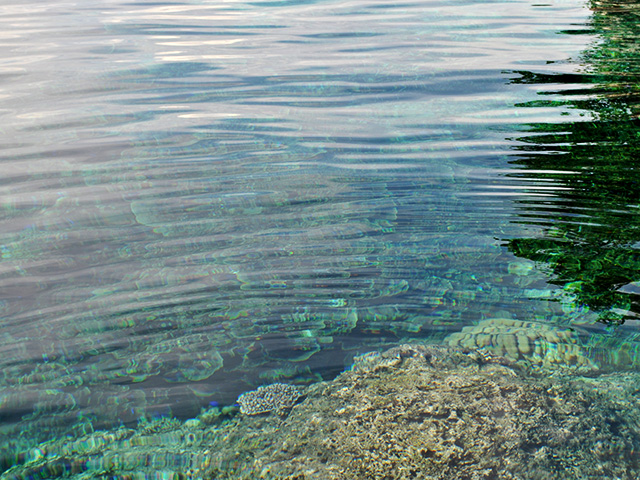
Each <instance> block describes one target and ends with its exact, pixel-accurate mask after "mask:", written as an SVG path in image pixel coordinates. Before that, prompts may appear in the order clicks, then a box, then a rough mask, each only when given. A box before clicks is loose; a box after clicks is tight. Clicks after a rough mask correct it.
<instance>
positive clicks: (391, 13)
mask: <svg viewBox="0 0 640 480" xmlns="http://www.w3.org/2000/svg"><path fill="white" fill-rule="evenodd" d="M0 11H1V15H0V24H1V25H0V26H1V28H0V32H2V33H0V45H1V46H2V51H3V55H2V60H0V76H1V78H2V80H1V83H0V129H1V131H2V136H1V137H0V138H1V139H0V141H1V142H2V151H1V153H0V168H1V173H0V208H1V212H2V213H1V215H0V249H1V250H0V254H1V256H2V261H1V263H0V294H1V296H2V298H1V303H0V315H1V317H2V329H1V330H0V371H1V372H2V373H1V374H0V388H1V389H2V390H1V395H2V397H1V398H2V400H1V401H0V419H1V420H2V422H3V424H2V429H3V430H4V432H5V433H6V435H8V436H11V435H15V432H16V431H17V429H20V430H21V431H23V432H25V435H24V437H25V438H27V439H31V440H29V441H34V440H33V439H35V441H38V440H42V439H46V438H50V437H51V436H55V435H60V432H61V431H65V429H71V428H72V426H73V425H79V427H78V428H86V427H85V426H86V425H87V423H90V424H91V425H92V426H93V427H94V428H99V427H102V426H110V425H114V424H119V423H120V422H124V423H130V422H135V421H136V420H137V419H138V418H139V417H140V416H141V415H145V414H147V415H155V414H169V413H170V414H173V415H178V416H183V417H184V416H189V415H193V414H194V412H198V411H199V409H200V408H201V407H202V406H205V405H207V404H209V403H210V402H218V403H221V404H227V403H232V402H233V401H234V400H235V398H236V397H237V395H238V394H239V393H241V392H242V391H245V390H247V389H251V388H253V387H255V386H257V385H260V384H268V383H272V382H274V381H284V382H287V383H289V382H292V383H308V382H313V381H316V380H318V379H321V378H331V376H333V375H335V374H336V373H337V372H339V371H341V370H342V369H344V367H345V366H346V365H348V364H349V363H350V361H351V358H352V357H353V355H354V354H356V353H360V352H366V351H369V350H373V349H377V348H383V347H386V346H390V345H394V344H397V343H399V342H402V341H406V340H412V339H419V340H425V341H430V342H436V343H440V342H445V341H446V340H445V339H446V338H447V337H448V335H449V334H451V333H454V332H458V331H460V330H462V329H463V328H464V327H465V326H471V325H474V324H475V323H477V322H479V321H481V320H484V319H487V318H492V317H508V318H515V319H519V320H522V321H526V322H539V323H541V324H543V325H551V326H558V327H563V328H564V327H568V326H574V327H576V332H577V333H576V335H577V336H578V337H579V338H580V341H581V342H583V343H584V345H585V346H588V347H589V348H590V350H589V354H590V355H592V356H593V358H594V359H595V360H594V361H601V362H602V363H603V364H606V363H607V362H609V363H612V361H611V356H607V353H606V352H610V351H614V352H616V351H618V350H619V349H622V350H623V351H624V352H627V351H630V352H634V351H635V350H634V349H635V348H637V346H636V345H637V344H636V343H635V339H634V333H635V331H634V322H635V320H634V318H635V314H636V313H635V312H636V311H637V310H636V308H635V307H634V305H635V304H636V303H637V302H636V301H635V300H634V299H635V298H636V295H637V291H638V286H637V285H636V284H635V283H634V282H636V281H638V280H640V275H638V274H637V272H638V271H640V269H638V268H637V267H636V264H635V256H636V248H635V247H636V242H637V241H638V239H636V238H635V235H634V232H635V230H636V228H635V225H636V223H637V221H636V220H635V218H636V210H637V199H635V197H636V194H635V192H636V191H640V190H637V186H636V184H635V182H634V179H633V174H632V173H630V170H629V168H628V162H630V161H632V159H633V155H632V153H633V151H634V147H635V142H637V135H636V134H635V133H634V131H635V130H634V129H635V128H636V126H635V123H634V120H633V119H634V118H635V114H636V113H637V109H636V108H635V105H636V103H637V102H636V101H635V97H634V96H633V95H632V94H630V93H629V88H631V87H629V88H626V87H625V85H626V84H625V83H624V82H621V81H620V79H621V78H623V76H624V78H627V79H630V80H629V83H633V82H632V80H633V78H634V77H633V69H632V68H631V67H630V65H631V66H632V65H633V64H634V62H633V51H632V50H631V47H629V46H628V45H626V44H625V43H624V42H623V41H621V40H620V39H619V38H618V37H616V36H613V35H612V36H611V37H610V38H609V37H606V36H605V35H604V34H603V33H602V32H604V31H606V29H607V28H609V29H610V28H611V20H607V18H617V17H615V16H613V17H611V16H609V17H606V16H604V15H601V16H597V15H596V16H595V17H594V14H593V12H592V11H591V10H589V9H588V8H587V5H585V4H584V3H582V2H569V1H566V2H559V3H555V4H544V5H543V4H535V5H534V4H529V3H526V2H505V3H503V2H488V3H477V2H468V3H449V2H444V1H435V2H422V1H417V2H405V3H402V4H389V3H381V2H367V1H364V2H344V1H341V2H330V1H317V2H277V1H276V2H253V3H242V2H225V3H206V2H183V3H176V4H164V3H155V2H132V3H129V2H108V3H107V2H88V3H87V2H83V3H82V4H74V3H67V4H57V5H50V4H47V3H46V2H45V3H43V2H32V3H28V4H23V3H21V4H15V5H5V6H3V7H1V8H0ZM627 14H628V12H627ZM599 22H600V23H599ZM607 22H610V23H607ZM614 24H615V23H614ZM617 28H619V25H618V27H617ZM634 34H635V33H634V32H633V31H631V32H625V35H626V37H624V36H623V37H624V38H633V35H634ZM630 43H631V44H632V42H630ZM625 45H626V46H625ZM599 58H605V59H606V61H599V60H598V59H599ZM611 58H617V59H618V61H617V62H611V61H610V59H611ZM604 65H612V66H613V67H611V71H608V70H606V69H605V68H604ZM616 65H617V66H620V67H621V70H623V71H622V72H621V71H618V70H616V69H615V68H614V67H615V66H616ZM625 88H626V89H625ZM621 91H624V92H626V95H621V93H620V92H621ZM612 131H613V132H616V134H615V135H613V136H611V132H612ZM606 132H609V133H606ZM594 152H595V153H594ZM625 155H626V157H625ZM596 158H600V159H603V160H602V161H600V162H598V161H596V160H595V159H596ZM612 179H613V180H616V179H617V180H619V182H618V183H615V182H613V183H612ZM625 182H626V183H625ZM621 192H629V194H628V195H627V194H626V193H621ZM631 192H633V195H631ZM634 199H635V200H634ZM570 260H571V261H570ZM572 265H573V267H572ZM612 272H615V273H612ZM623 322H624V323H623ZM619 323H623V325H622V326H620V327H618V328H615V329H614V328H611V327H607V325H611V324H619ZM585 348H586V347H585ZM614 357H615V358H616V359H618V358H622V360H619V361H617V363H616V362H613V363H614V365H613V368H635V366H634V365H633V363H632V362H631V361H630V360H629V361H626V360H625V359H626V358H627V357H625V356H624V355H622V356H615V355H614ZM632 357H633V355H632ZM58 429H62V430H58ZM6 438H8V437H6ZM25 441H27V440H25ZM11 448H13V447H11Z"/></svg>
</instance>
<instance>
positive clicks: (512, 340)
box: [446, 318, 598, 370]
mask: <svg viewBox="0 0 640 480" xmlns="http://www.w3.org/2000/svg"><path fill="white" fill-rule="evenodd" d="M446 342H447V343H448V344H449V345H450V346H451V347H459V348H463V349H466V350H482V351H486V352H488V353H490V354H493V355H501V356H505V357H507V358H509V359H512V360H514V361H525V362H529V363H531V364H533V365H535V366H538V367H542V368H557V367H568V368H572V369H579V370H595V369H597V368H598V366H597V365H596V364H595V363H594V362H592V361H591V360H590V359H589V357H588V356H587V352H586V351H585V349H584V348H583V347H582V346H581V344H580V340H579V337H578V334H577V332H576V331H575V330H574V329H571V328H561V327H555V326H552V325H545V324H541V323H535V322H523V321H520V320H512V319H508V318H490V319H487V320H483V321H481V322H479V323H478V324H477V325H471V326H467V327H464V328H463V329H462V330H461V331H460V332H455V333H452V334H451V335H449V336H448V337H447V339H446Z"/></svg>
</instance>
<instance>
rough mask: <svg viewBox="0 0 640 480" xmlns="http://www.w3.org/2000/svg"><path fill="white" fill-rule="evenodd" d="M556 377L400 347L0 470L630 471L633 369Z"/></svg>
mask: <svg viewBox="0 0 640 480" xmlns="http://www.w3.org/2000/svg"><path fill="white" fill-rule="evenodd" d="M562 372H565V373H566V372H569V371H568V370H559V372H558V373H557V374H556V375H554V376H551V377H549V376H548V375H546V374H545V375H542V371H541V370H540V369H537V368H533V367H531V366H528V365H526V364H524V363H522V362H518V361H514V360H513V359H509V358H506V357H501V356H494V355H482V354H480V353H477V352H471V353H468V354H465V353H463V352H459V351H456V350H455V349H452V348H447V347H430V346H419V345H406V346H400V347H396V348H394V349H392V350H389V351H387V352H384V353H382V354H373V355H372V354H368V355H364V356H361V357H359V358H358V359H357V361H356V362H355V363H354V368H353V369H351V370H349V371H347V372H344V373H342V374H341V375H340V376H339V377H338V378H336V379H335V380H333V381H330V382H322V383H318V384H315V385H312V386H310V387H308V388H306V389H305V390H304V391H302V392H300V393H303V394H304V395H305V398H304V400H303V401H301V402H299V403H297V404H295V405H294V406H293V407H292V408H291V410H290V413H289V415H288V416H287V417H286V418H285V417H282V416H279V415H276V414H268V415H235V416H231V417H229V419H228V420H224V421H216V422H214V423H211V422H209V421H207V413H206V412H205V413H203V414H202V415H201V416H200V417H199V419H198V420H193V419H192V420H189V421H186V422H177V421H166V420H165V421H164V422H163V423H160V424H158V425H157V426H155V423H154V422H158V421H153V422H148V423H143V424H141V425H140V426H139V427H138V428H137V429H126V430H120V431H117V432H95V433H92V434H88V435H86V436H84V437H82V436H80V438H77V439H74V440H68V439H60V440H56V441H52V442H47V443H46V444H43V445H40V446H39V450H38V455H26V456H25V457H24V458H25V460H26V461H25V463H24V464H22V465H18V466H15V467H13V468H11V469H10V470H8V471H7V472H5V473H4V474H3V475H0V478H2V479H5V478H27V477H34V476H38V478H47V477H51V476H52V474H49V472H58V471H60V469H61V468H62V467H64V468H65V469H66V470H65V472H67V474H68V475H69V476H70V477H72V478H77V479H80V478H82V479H88V478H105V476H106V475H108V476H109V478H144V477H145V476H146V477H150V476H155V477H158V476H159V475H161V476H162V477H163V478H194V479H196V478H197V479H234V480H241V479H257V478H264V479H290V480H293V479H296V480H303V479H305V480H311V479H322V480H342V479H363V478H371V479H383V478H384V479H389V480H393V479H397V480H401V479H412V478H413V479H416V478H420V479H428V480H451V479H469V480H472V479H473V480H475V479H478V480H479V479H501V480H502V479H505V480H537V479H540V480H555V479H558V480H560V479H565V478H578V479H587V478H617V479H621V480H632V479H633V480H635V479H637V478H640V458H639V457H638V456H637V454H636V453H635V452H637V451H638V449H640V399H638V398H637V394H636V392H637V391H638V390H639V389H640V374H639V373H637V372H625V373H616V374H607V375H600V376H594V377H590V378H588V377H578V376H576V375H574V374H571V375H569V374H563V373H562ZM285 387H289V386H286V385H285V386H283V387H278V389H280V388H282V389H283V390H282V392H285V391H288V389H287V388H285ZM263 388H267V389H268V387H263ZM272 388H273V387H272ZM290 388H294V387H290ZM278 391H280V390H278ZM263 392H264V390H263ZM272 393H273V392H272ZM261 395H262V394H261ZM279 395H280V394H276V397H278V396H279ZM245 398H251V397H245ZM254 400H255V399H254ZM256 402H257V400H256ZM243 403H244V402H243ZM249 403H251V402H249ZM271 403H273V402H271ZM256 405H257V403H256ZM257 410H259V409H257ZM93 445H95V446H97V447H98V448H88V446H89V447H92V446H93ZM61 462H63V463H64V465H62V466H61ZM65 465H66V466H65ZM71 472H74V473H73V474H72V473H71Z"/></svg>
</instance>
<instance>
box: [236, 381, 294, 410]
mask: <svg viewBox="0 0 640 480" xmlns="http://www.w3.org/2000/svg"><path fill="white" fill-rule="evenodd" d="M299 398H300V391H299V390H298V389H297V388H296V387H294V386H291V385H287V384H284V383H273V384H271V385H267V386H264V387H259V388H258V389H257V390H253V391H251V392H246V393H243V394H242V395H240V397H238V404H239V405H240V413H244V414H246V415H258V414H261V413H267V412H271V411H274V410H275V411H281V410H284V409H287V408H289V407H292V406H293V405H295V403H296V402H297V401H298V399H299Z"/></svg>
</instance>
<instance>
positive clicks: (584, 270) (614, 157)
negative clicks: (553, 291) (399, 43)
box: [508, 1, 640, 325]
mask: <svg viewBox="0 0 640 480" xmlns="http://www.w3.org/2000/svg"><path fill="white" fill-rule="evenodd" d="M590 8H591V9H592V11H593V16H592V20H591V30H590V31H589V33H595V34H597V41H596V42H595V43H594V44H593V46H592V47H591V48H590V49H588V50H587V51H586V52H585V53H584V54H583V55H582V58H581V59H580V60H581V62H582V64H583V65H584V67H583V71H582V73H581V74H564V75H553V74H551V75H545V74H536V73H531V72H517V73H518V74H519V77H518V78H516V79H514V80H513V83H518V84H531V85H536V86H538V89H541V88H540V87H543V86H544V85H546V84H550V85H554V86H556V87H554V89H553V91H551V92H549V91H547V92H543V93H540V95H541V97H542V98H541V99H540V100H537V101H534V102H529V103H525V104H521V105H520V107H524V108H529V107H533V108H538V107H558V106H563V107H565V108H569V109H578V110H581V111H584V112H588V113H587V114H583V118H582V119H581V120H579V121H575V122H566V123H564V122H556V123H532V124H529V125H526V128H527V133H526V135H523V136H520V137H519V138H518V139H517V140H518V141H520V142H522V144H521V145H519V146H517V147H515V148H516V150H517V151H518V155H517V160H515V161H513V164H514V165H516V166H517V167H518V168H519V172H517V173H513V174H510V176H514V177H520V178H525V179H527V180H529V181H531V180H535V181H536V182H538V184H539V183H540V182H542V183H544V184H547V185H553V186H555V187H556V188H554V192H553V194H552V195H549V194H548V192H539V193H541V196H538V197H533V198H534V199H533V200H531V199H527V200H521V201H519V202H518V206H519V210H520V211H519V214H518V216H519V220H518V221H519V223H521V224H523V225H526V226H528V227H531V228H533V229H534V231H535V232H536V233H535V235H533V236H532V237H530V238H511V239H509V241H508V248H509V250H510V251H512V252H513V253H514V254H515V255H517V256H518V257H523V258H527V259H530V260H533V261H535V262H537V263H538V264H539V265H540V266H542V268H544V269H547V270H548V273H549V275H550V276H551V280H550V283H552V284H555V285H557V286H559V287H561V288H562V289H564V290H565V292H567V293H568V294H569V295H573V296H574V298H575V300H576V303H578V304H580V305H582V306H583V307H588V309H590V310H592V311H594V312H596V313H597V314H598V318H599V321H601V322H603V323H604V324H607V325H618V324H622V323H624V322H625V321H628V320H630V319H637V318H638V316H639V315H640V284H638V283H637V282H638V281H640V243H639V242H640V169H639V168H638V165H637V162H638V159H639V158H640V128H639V127H640V118H639V114H640V103H639V101H640V56H639V55H638V43H637V41H638V37H639V34H640V4H639V3H637V2H616V1H592V2H591V4H590ZM557 86H564V87H561V88H559V89H558V88H557ZM545 96H546V97H547V99H545V98H544V97H545ZM559 97H560V98H563V99H564V100H562V101H558V100H557V98H559ZM525 181H526V180H525ZM534 188H535V187H534Z"/></svg>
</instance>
